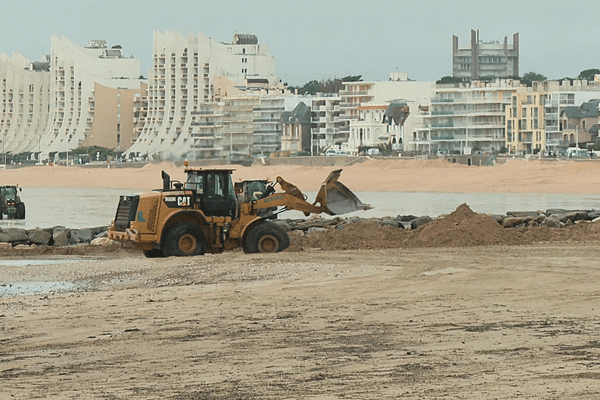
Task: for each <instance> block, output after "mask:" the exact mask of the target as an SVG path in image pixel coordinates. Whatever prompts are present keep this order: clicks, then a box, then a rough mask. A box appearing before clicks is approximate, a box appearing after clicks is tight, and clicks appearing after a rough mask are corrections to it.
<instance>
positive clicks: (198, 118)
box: [190, 102, 233, 159]
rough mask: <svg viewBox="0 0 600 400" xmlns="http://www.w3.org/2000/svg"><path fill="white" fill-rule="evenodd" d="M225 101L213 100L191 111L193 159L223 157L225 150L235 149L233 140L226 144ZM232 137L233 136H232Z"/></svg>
mask: <svg viewBox="0 0 600 400" xmlns="http://www.w3.org/2000/svg"><path fill="white" fill-rule="evenodd" d="M224 116H225V103H224V102H211V103H206V104H204V105H202V106H200V109H199V110H195V111H192V112H191V123H190V125H191V131H190V136H191V140H192V143H191V148H192V151H193V157H192V158H193V159H202V158H217V157H222V156H223V153H224V151H225V150H229V151H230V153H229V154H231V152H232V151H233V148H231V147H230V146H233V143H232V142H229V143H227V144H228V145H229V146H227V147H226V146H225V145H226V143H225V141H224V139H223V138H224V122H223V118H224ZM230 139H231V137H230Z"/></svg>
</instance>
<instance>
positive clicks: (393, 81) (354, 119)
mask: <svg viewBox="0 0 600 400" xmlns="http://www.w3.org/2000/svg"><path fill="white" fill-rule="evenodd" d="M434 87H435V83H434V82H416V81H411V80H409V79H408V76H407V74H406V73H399V72H392V73H390V80H389V81H382V82H344V90H343V91H341V92H340V97H341V103H340V111H341V114H340V118H339V119H340V124H339V125H340V127H339V133H338V136H339V138H340V141H341V142H343V143H345V144H344V145H343V148H344V150H346V151H348V152H349V153H356V152H357V151H358V144H360V129H361V125H366V124H375V125H376V123H375V118H374V116H369V114H370V113H371V111H370V110H369V108H364V107H365V106H377V107H383V106H384V105H387V106H389V105H390V104H392V103H393V102H397V101H399V99H400V100H401V101H403V102H406V104H408V105H410V107H411V108H413V107H414V109H415V110H418V107H419V106H423V105H426V104H428V103H429V101H430V100H429V99H430V98H431V96H432V95H433V88H434ZM386 108H387V107H386ZM377 112H379V113H381V110H380V109H378V111H377ZM419 115H420V113H418V112H411V113H410V115H409V116H408V118H407V119H406V120H405V121H404V122H403V124H402V126H394V125H393V124H392V125H390V126H389V127H384V128H385V134H384V135H382V136H377V137H376V138H377V140H375V141H374V142H373V143H374V144H375V143H376V142H378V141H379V142H380V143H382V142H385V143H392V144H394V143H393V142H394V141H396V144H402V146H401V147H402V149H403V148H404V147H405V144H404V143H405V141H404V140H400V139H401V138H400V136H401V135H402V134H401V133H400V130H402V132H407V131H408V132H412V130H413V129H412V127H413V125H421V122H420V120H419V119H418V116H419ZM365 119H370V121H371V122H367V121H365ZM381 124H382V125H383V119H382V120H381ZM375 125H373V128H372V129H374V127H375ZM362 128H363V132H364V129H365V126H362ZM352 130H353V132H354V133H352ZM357 135H358V136H357ZM373 137H374V136H373ZM351 138H352V139H351ZM374 138H375V137H374ZM350 139H351V140H350ZM402 149H401V148H398V150H402Z"/></svg>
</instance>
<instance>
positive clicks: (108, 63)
mask: <svg viewBox="0 0 600 400" xmlns="http://www.w3.org/2000/svg"><path fill="white" fill-rule="evenodd" d="M50 82H51V84H50V119H49V124H48V127H47V129H46V133H45V135H44V136H43V137H42V139H41V154H40V158H41V159H42V160H44V159H49V160H51V161H52V160H58V159H59V158H61V153H68V151H69V150H72V149H75V148H78V147H80V146H82V145H83V143H84V142H86V141H88V138H89V136H90V135H91V134H92V131H93V130H94V131H95V132H96V134H95V138H94V139H90V141H91V142H94V141H103V139H101V138H100V137H99V136H100V134H101V133H102V132H105V133H106V134H109V133H108V130H104V129H105V128H104V126H103V124H104V121H103V120H101V119H99V118H97V116H96V115H95V112H96V107H100V108H101V110H103V112H105V113H106V111H107V109H104V107H105V105H104V104H103V103H104V102H106V103H107V104H106V107H108V106H109V104H110V101H108V95H107V94H106V92H105V91H104V90H103V89H102V88H103V87H105V88H113V89H115V90H116V92H115V93H117V92H118V90H131V91H132V92H131V93H133V92H134V91H135V90H137V91H140V87H141V83H142V82H143V80H142V79H140V62H139V60H138V59H134V58H130V57H126V56H125V55H124V54H123V50H122V49H121V46H119V45H114V46H112V47H110V48H109V47H108V45H107V43H106V41H104V40H91V41H89V43H88V45H87V46H86V47H81V46H78V45H76V44H75V43H73V42H71V41H70V40H68V39H67V38H64V37H58V36H52V46H51V57H50ZM96 89H99V90H101V91H102V94H103V97H102V99H101V100H100V102H99V103H97V99H96V93H95V90H96ZM115 97H116V96H115ZM114 101H115V103H114V105H115V108H116V105H117V103H118V101H117V100H116V99H115V100H114ZM117 111H118V110H116V109H115V110H114V112H115V115H116V114H118V112H117ZM122 111H124V110H122ZM105 116H106V114H105ZM111 124H112V127H113V128H112V129H115V130H116V129H117V127H118V126H117V124H116V121H111ZM130 126H131V130H132V131H133V126H132V125H130ZM111 132H112V131H111ZM109 135H110V136H112V139H107V140H108V141H111V140H112V141H113V142H114V143H116V140H117V137H116V133H110V134H109Z"/></svg>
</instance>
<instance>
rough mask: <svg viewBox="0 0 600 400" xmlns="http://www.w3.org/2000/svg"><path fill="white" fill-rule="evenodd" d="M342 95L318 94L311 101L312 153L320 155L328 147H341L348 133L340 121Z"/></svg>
mask: <svg viewBox="0 0 600 400" xmlns="http://www.w3.org/2000/svg"><path fill="white" fill-rule="evenodd" d="M340 102H341V97H340V96H337V95H334V94H332V95H331V96H327V95H325V94H322V93H321V94H317V96H315V97H313V98H312V102H311V118H312V129H311V136H312V137H311V154H314V155H318V154H320V153H322V152H323V151H324V150H325V149H326V148H329V147H334V146H335V147H336V148H339V147H340V146H341V145H342V143H345V142H346V140H347V139H346V138H347V135H346V133H345V131H344V130H343V127H342V124H341V122H340V114H341V108H340Z"/></svg>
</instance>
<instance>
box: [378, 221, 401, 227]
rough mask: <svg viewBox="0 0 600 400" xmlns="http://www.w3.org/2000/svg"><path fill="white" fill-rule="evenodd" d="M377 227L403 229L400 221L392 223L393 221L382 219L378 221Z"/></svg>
mask: <svg viewBox="0 0 600 400" xmlns="http://www.w3.org/2000/svg"><path fill="white" fill-rule="evenodd" d="M379 225H381V226H392V227H394V228H401V229H404V225H402V224H401V222H400V221H394V220H390V219H382V220H381V221H379Z"/></svg>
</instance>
